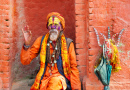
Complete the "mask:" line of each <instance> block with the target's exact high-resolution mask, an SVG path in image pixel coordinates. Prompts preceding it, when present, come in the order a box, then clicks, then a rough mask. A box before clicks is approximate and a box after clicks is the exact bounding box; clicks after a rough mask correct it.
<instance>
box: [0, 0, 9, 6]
mask: <svg viewBox="0 0 130 90" xmlns="http://www.w3.org/2000/svg"><path fill="white" fill-rule="evenodd" d="M0 4H2V5H9V4H10V0H1V1H0Z"/></svg>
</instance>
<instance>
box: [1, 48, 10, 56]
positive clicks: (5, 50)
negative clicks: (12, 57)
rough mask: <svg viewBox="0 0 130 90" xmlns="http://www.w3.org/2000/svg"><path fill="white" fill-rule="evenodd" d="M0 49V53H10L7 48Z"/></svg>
mask: <svg viewBox="0 0 130 90" xmlns="http://www.w3.org/2000/svg"><path fill="white" fill-rule="evenodd" d="M0 51H2V52H0V54H1V55H9V53H10V50H9V49H0Z"/></svg>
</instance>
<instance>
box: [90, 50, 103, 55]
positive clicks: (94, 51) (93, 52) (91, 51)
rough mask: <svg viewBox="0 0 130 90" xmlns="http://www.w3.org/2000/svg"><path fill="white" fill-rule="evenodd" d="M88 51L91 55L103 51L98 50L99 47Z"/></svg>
mask: <svg viewBox="0 0 130 90" xmlns="http://www.w3.org/2000/svg"><path fill="white" fill-rule="evenodd" d="M88 52H89V55H95V54H97V53H99V52H101V51H98V49H90V50H89V51H88Z"/></svg>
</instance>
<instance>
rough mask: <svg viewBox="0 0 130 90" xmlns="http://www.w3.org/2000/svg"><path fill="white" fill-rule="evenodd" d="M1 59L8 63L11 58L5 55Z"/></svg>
mask: <svg viewBox="0 0 130 90" xmlns="http://www.w3.org/2000/svg"><path fill="white" fill-rule="evenodd" d="M0 59H1V60H5V61H8V60H9V59H10V58H9V55H3V56H2V57H1V58H0Z"/></svg>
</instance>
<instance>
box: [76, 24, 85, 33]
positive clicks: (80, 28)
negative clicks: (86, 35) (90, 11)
mask: <svg viewBox="0 0 130 90" xmlns="http://www.w3.org/2000/svg"><path fill="white" fill-rule="evenodd" d="M75 31H76V32H77V33H78V32H84V31H85V26H83V25H82V26H78V27H76V28H75Z"/></svg>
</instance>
